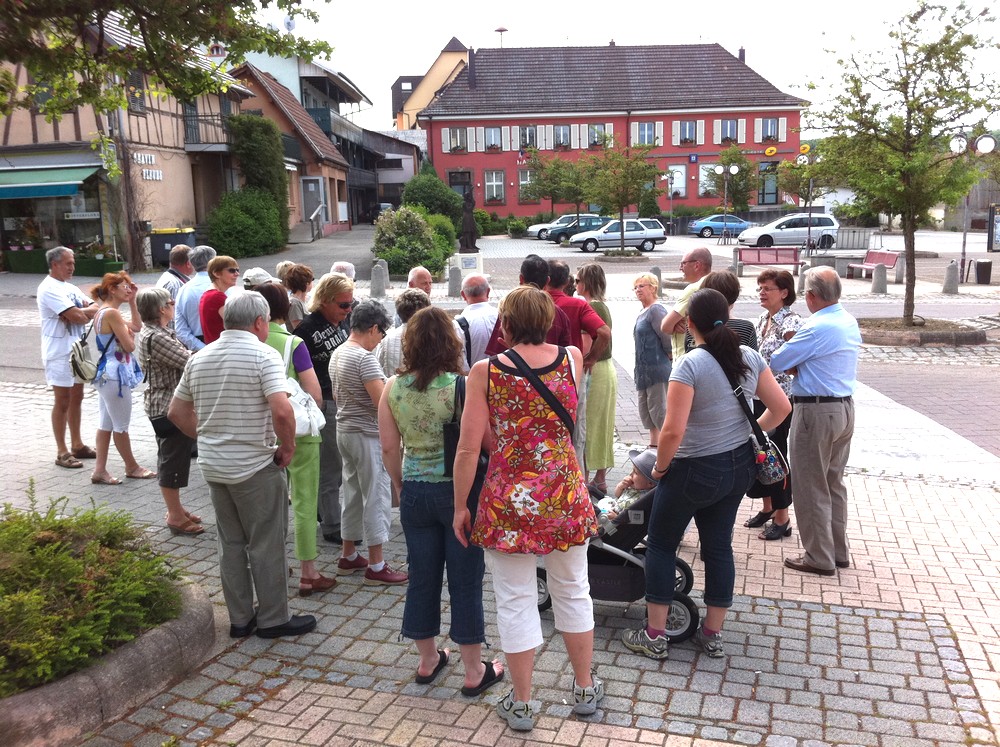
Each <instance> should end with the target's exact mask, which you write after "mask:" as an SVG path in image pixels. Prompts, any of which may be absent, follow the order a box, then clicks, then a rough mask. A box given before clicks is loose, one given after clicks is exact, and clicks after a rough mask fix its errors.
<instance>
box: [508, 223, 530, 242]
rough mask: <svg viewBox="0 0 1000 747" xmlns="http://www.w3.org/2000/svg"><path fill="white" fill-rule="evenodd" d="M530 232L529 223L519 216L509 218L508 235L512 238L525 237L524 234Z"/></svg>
mask: <svg viewBox="0 0 1000 747" xmlns="http://www.w3.org/2000/svg"><path fill="white" fill-rule="evenodd" d="M526 233H528V225H527V224H526V223H525V222H524V221H523V220H521V219H519V218H508V219H507V235H508V236H510V237H511V238H512V239H520V238H524V235H525V234H526Z"/></svg>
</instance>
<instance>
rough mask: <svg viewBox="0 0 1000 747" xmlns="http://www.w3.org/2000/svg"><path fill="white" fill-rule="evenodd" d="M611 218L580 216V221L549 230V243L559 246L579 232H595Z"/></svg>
mask: <svg viewBox="0 0 1000 747" xmlns="http://www.w3.org/2000/svg"><path fill="white" fill-rule="evenodd" d="M609 220H611V218H608V217H607V216H605V215H581V216H580V220H578V221H577V220H574V221H572V222H570V223H567V224H566V225H565V226H554V227H553V228H551V229H550V230H549V241H554V242H555V243H557V244H561V243H562V242H563V241H565V240H566V239H569V238H571V237H572V236H576V234H578V233H580V232H581V231H596V230H597V229H598V228H600V227H601V226H603V225H604V224H605V223H607V222H608V221H609Z"/></svg>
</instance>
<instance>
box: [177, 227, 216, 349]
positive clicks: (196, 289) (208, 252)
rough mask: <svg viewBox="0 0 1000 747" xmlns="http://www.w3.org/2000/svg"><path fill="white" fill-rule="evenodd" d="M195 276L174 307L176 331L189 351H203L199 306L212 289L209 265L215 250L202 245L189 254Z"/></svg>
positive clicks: (178, 294)
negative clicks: (207, 292) (206, 293)
mask: <svg viewBox="0 0 1000 747" xmlns="http://www.w3.org/2000/svg"><path fill="white" fill-rule="evenodd" d="M188 257H189V259H190V260H191V267H192V268H193V269H194V271H195V276H194V277H193V278H192V279H191V280H190V281H189V282H188V283H185V285H184V287H183V288H181V289H180V290H179V291H178V292H177V298H176V306H174V312H175V313H174V331H175V332H176V333H177V339H178V340H180V341H181V343H182V344H183V345H184V347H186V348H187V349H188V350H201V349H202V348H203V347H205V340H204V339H203V335H202V332H201V315H200V314H199V313H198V306H199V305H200V304H201V297H202V296H203V295H204V294H205V291H207V290H208V289H209V288H211V287H212V278H210V277H209V276H208V263H209V262H211V261H212V260H213V259H215V249H213V248H212V247H210V246H206V245H204V244H201V245H199V246H196V247H195V248H194V249H192V250H191V251H190V252H189V253H188Z"/></svg>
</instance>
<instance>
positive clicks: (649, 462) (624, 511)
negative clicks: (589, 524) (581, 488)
mask: <svg viewBox="0 0 1000 747" xmlns="http://www.w3.org/2000/svg"><path fill="white" fill-rule="evenodd" d="M628 458H629V460H630V461H631V462H632V471H631V472H630V473H629V474H628V475H627V476H626V477H625V478H624V479H623V480H622V481H621V482H619V483H618V485H617V486H615V494H614V496H606V495H604V494H603V493H601V492H600V491H599V490H596V489H595V488H591V498H592V499H593V501H594V504H595V509H596V511H597V520H598V523H599V524H600V526H601V536H602V538H603V539H604V542H605V543H606V544H609V545H611V546H613V547H619V548H621V549H623V550H632V549H633V548H635V546H636V545H637V544H638V543H639V542H641V541H642V540H643V538H644V537H645V536H646V527H647V526H648V524H649V509H650V507H651V506H652V504H653V494H654V493H655V492H656V483H657V481H656V480H654V479H653V475H652V472H653V465H655V464H656V449H646V450H644V451H638V450H637V449H632V450H631V451H629V453H628Z"/></svg>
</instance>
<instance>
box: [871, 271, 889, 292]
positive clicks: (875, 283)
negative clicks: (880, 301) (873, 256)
mask: <svg viewBox="0 0 1000 747" xmlns="http://www.w3.org/2000/svg"><path fill="white" fill-rule="evenodd" d="M886 283H887V280H886V276H885V265H883V264H877V265H875V269H874V270H872V293H888V292H889V289H888V287H887V286H886Z"/></svg>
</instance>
